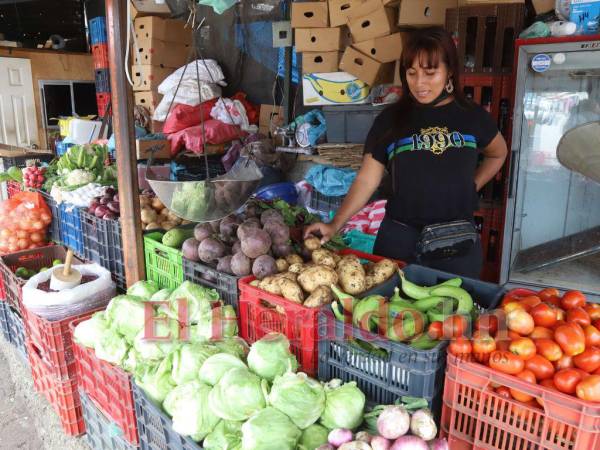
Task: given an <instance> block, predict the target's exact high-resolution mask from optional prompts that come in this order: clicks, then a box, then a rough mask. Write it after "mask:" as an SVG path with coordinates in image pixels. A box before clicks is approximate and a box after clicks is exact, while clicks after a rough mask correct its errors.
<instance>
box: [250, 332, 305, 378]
mask: <svg viewBox="0 0 600 450" xmlns="http://www.w3.org/2000/svg"><path fill="white" fill-rule="evenodd" d="M248 366H249V367H250V369H251V370H252V371H253V372H254V373H255V374H257V375H258V376H260V377H261V378H264V379H266V380H268V381H270V382H272V381H273V380H274V379H275V377H276V376H278V375H283V374H284V373H286V372H287V371H291V372H295V371H296V369H298V362H297V361H296V357H295V356H294V355H292V353H291V352H290V342H289V341H288V340H287V338H286V337H285V336H284V335H283V334H279V333H269V334H268V335H266V336H265V337H263V338H262V339H260V340H258V341H256V342H255V343H254V344H252V346H251V347H250V353H248Z"/></svg>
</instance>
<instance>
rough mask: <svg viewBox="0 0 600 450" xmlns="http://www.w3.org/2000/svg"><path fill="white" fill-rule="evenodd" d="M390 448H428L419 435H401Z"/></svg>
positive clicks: (392, 449)
mask: <svg viewBox="0 0 600 450" xmlns="http://www.w3.org/2000/svg"><path fill="white" fill-rule="evenodd" d="M390 450H429V446H428V445H427V442H425V441H424V440H423V439H421V438H420V437H419V436H401V437H399V438H398V439H396V441H395V442H394V443H393V444H392V446H391V447H390Z"/></svg>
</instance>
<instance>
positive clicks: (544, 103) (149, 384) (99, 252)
mask: <svg viewBox="0 0 600 450" xmlns="http://www.w3.org/2000/svg"><path fill="white" fill-rule="evenodd" d="M580 3H581V2H574V1H572V2H568V1H566V2H565V1H557V2H554V1H538V0H534V1H529V0H527V1H523V2H519V1H513V0H511V1H500V0H498V1H495V2H490V1H485V0H443V1H442V0H440V1H437V0H436V1H425V0H400V1H389V0H362V1H338V0H329V1H327V2H325V1H315V2H295V1H281V2H280V1H275V0H273V1H271V0H268V1H263V2H236V1H211V0H201V1H199V2H187V1H176V0H174V1H168V2H167V3H160V2H154V1H132V2H129V1H124V0H107V1H106V9H105V15H98V16H96V17H91V18H90V20H89V43H90V49H91V55H92V58H93V69H94V74H95V79H96V100H97V108H98V115H97V117H91V118H89V119H88V118H85V117H74V116H65V117H61V118H60V119H59V127H60V130H59V131H58V132H59V134H60V137H59V138H58V139H57V141H56V144H55V145H54V148H53V149H52V150H49V151H39V150H38V151H34V150H31V149H28V148H16V147H15V146H12V145H5V144H0V145H1V146H2V148H1V149H0V161H1V162H2V167H1V169H2V170H0V172H2V173H1V174H0V181H1V182H5V183H6V192H5V194H4V195H5V196H4V198H6V199H5V200H3V201H2V202H0V275H1V277H0V300H2V301H0V329H1V330H2V333H1V335H2V336H3V337H4V339H5V340H6V341H7V342H8V343H9V344H11V345H12V346H13V347H15V349H16V350H17V351H18V353H19V354H20V355H21V356H22V360H23V362H24V364H26V365H28V366H29V368H30V371H31V376H32V379H33V387H34V389H35V391H36V392H37V393H39V394H40V395H41V396H43V397H45V398H46V399H47V401H48V402H49V404H50V405H51V406H52V408H53V410H54V411H55V412H56V414H57V415H58V416H59V418H60V422H61V426H62V430H63V432H64V433H65V434H67V435H69V436H73V437H79V436H86V442H87V445H89V446H90V447H92V448H93V449H94V450H108V449H123V450H125V449H127V450H132V449H137V448H139V449H142V450H151V449H202V448H203V449H206V450H228V449H229V450H232V449H243V450H271V449H273V450H285V449H289V450H382V449H385V450H389V449H391V450H407V449H409V450H410V449H419V450H421V449H423V450H425V449H435V450H442V449H448V448H449V449H453V450H454V449H471V448H473V449H491V448H497V449H501V450H513V449H540V450H541V449H551V450H584V449H586V450H587V449H600V432H599V431H598V430H599V426H600V306H599V305H598V303H597V301H598V299H599V298H600V284H599V283H598V279H599V278H598V276H599V275H600V274H599V272H598V270H599V269H598V268H599V267H600V266H599V265H598V264H596V259H597V256H598V249H600V240H599V238H598V226H600V223H599V220H600V215H599V214H598V212H597V208H595V207H594V205H595V204H596V203H597V200H598V197H599V196H600V190H599V188H598V182H599V181H598V180H600V174H599V173H598V170H597V164H596V159H597V156H596V155H595V153H594V151H593V149H591V150H590V145H589V143H590V142H595V143H597V141H598V138H597V136H595V132H596V131H597V130H598V126H597V123H598V121H599V120H600V107H598V104H599V102H600V101H599V100H598V98H599V97H598V94H599V92H600V90H599V88H600V86H599V85H598V76H597V75H598V74H597V72H598V67H597V66H598V63H597V61H598V60H600V56H599V55H600V51H599V50H598V46H599V42H600V40H599V39H600V37H599V36H598V35H597V34H594V33H597V31H598V26H597V20H596V19H594V17H596V16H597V15H598V13H599V11H598V5H599V4H600V3H599V2H594V1H592V0H590V1H589V2H587V3H586V5H581V4H580ZM565 6H570V10H569V9H565ZM594 14H595V15H594ZM425 27H435V28H425ZM424 29H427V30H430V33H431V35H432V36H433V37H430V36H425V35H424V32H423V30H424ZM415 36H418V37H419V38H420V39H421V40H422V41H427V40H428V39H434V40H435V39H437V40H438V41H436V42H437V44H435V45H438V46H437V47H435V48H436V50H435V51H430V53H432V54H436V53H435V52H436V51H437V52H439V54H437V56H438V57H439V58H441V59H443V58H444V56H443V54H442V53H443V52H442V50H440V49H442V48H443V46H444V45H446V44H448V43H449V44H448V45H449V46H450V47H452V49H451V51H449V52H450V53H452V54H454V48H456V61H455V64H456V66H452V67H457V68H458V70H457V72H460V73H456V74H454V73H452V74H450V76H449V78H448V79H444V80H442V82H441V84H440V86H442V88H443V90H442V94H440V95H439V97H438V98H435V97H436V96H437V94H436V95H435V96H433V98H429V96H431V95H432V94H431V92H429V91H428V86H430V84H427V83H433V82H431V81H427V82H426V84H422V83H423V82H422V81H420V82H419V83H421V84H418V86H421V87H420V88H419V89H420V90H418V89H416V90H412V86H413V85H412V84H411V83H415V81H414V79H410V78H409V75H407V74H408V73H409V72H410V71H413V72H415V74H416V75H413V76H415V77H416V76H418V75H419V73H420V71H421V72H423V74H422V75H423V76H424V77H428V79H430V78H432V77H434V74H433V73H429V72H432V71H433V69H437V68H438V67H437V66H436V67H432V66H433V64H432V63H431V61H430V62H429V63H428V64H429V65H427V64H425V65H423V66H419V65H418V64H416V65H415V66H407V65H406V62H405V61H404V60H403V59H402V54H403V48H404V50H405V51H406V50H407V49H408V51H412V50H414V49H415V48H416V49H417V50H415V51H416V52H417V53H416V54H417V56H416V57H415V60H417V61H420V59H419V58H422V57H423V56H422V54H423V53H424V52H425V53H427V51H426V50H424V48H425V49H426V48H428V47H427V45H430V46H431V45H433V44H431V42H432V41H431V40H429V41H427V43H426V44H422V45H423V46H422V47H418V46H415V44H414V42H415V41H416V40H418V39H417V38H415ZM444 39H446V40H444ZM453 40H454V42H453ZM440 42H442V44H440ZM440 55H441V56H440ZM429 57H430V59H431V54H429ZM411 63H412V61H411ZM450 63H451V62H450V61H448V62H447V66H448V67H450V65H451V64H450ZM417 66H418V67H417ZM452 67H451V68H452ZM422 86H426V87H422ZM455 86H458V87H459V90H460V92H456V91H454V89H455ZM407 96H410V97H411V98H412V99H413V100H412V101H413V102H417V103H418V102H420V101H419V100H418V99H419V98H420V97H422V100H423V101H422V102H421V103H422V104H421V105H420V106H423V105H425V106H426V107H428V108H430V109H432V110H433V109H436V108H438V106H439V108H440V109H439V111H450V113H447V115H448V116H449V117H443V116H441V115H438V116H435V117H436V118H435V120H437V121H439V124H438V122H436V125H435V127H428V125H429V122H427V123H426V122H422V123H424V125H422V126H421V125H419V126H418V127H417V126H416V125H414V126H415V127H416V128H415V130H416V131H415V133H413V134H412V136H411V137H409V138H407V137H404V135H402V136H400V135H398V136H396V135H394V134H393V133H394V132H396V131H398V130H401V131H402V132H404V128H402V127H401V126H400V125H399V124H398V122H394V121H393V120H392V121H388V122H383V121H382V119H381V118H382V117H387V118H388V119H389V117H393V118H394V120H395V119H397V118H398V117H400V118H401V119H402V120H404V118H405V117H412V116H409V115H408V112H407V111H406V110H399V111H401V112H402V113H403V114H405V115H400V116H390V114H391V111H396V109H394V108H396V107H400V106H401V105H405V103H402V102H403V100H405V99H406V98H407ZM463 97H464V98H463ZM454 99H459V100H460V101H461V102H464V105H468V107H467V106H464V105H463V108H465V109H469V108H472V110H474V111H477V113H478V115H471V116H462V115H460V114H463V113H462V112H461V109H460V108H458V107H457V108H458V109H455V110H454V109H450V107H454V106H455V105H454V103H453V101H454ZM448 105H451V106H448ZM475 105H477V106H475ZM423 109H424V110H425V108H423ZM469 111H471V110H469ZM425 115H426V114H425V113H423V116H424V117H425ZM482 115H483V117H484V118H483V119H482V118H481V117H482ZM465 117H466V118H467V119H468V120H467V119H464V118H465ZM411 120H412V119H411ZM444 120H446V122H444ZM453 121H458V122H465V121H467V122H469V121H470V122H472V123H466V124H463V123H461V124H460V125H456V122H453ZM406 122H407V123H408V124H409V125H410V126H413V124H412V122H411V121H410V120H409V119H406ZM382 123H383V125H382ZM419 123H421V122H419ZM446 124H450V125H447V126H446V127H444V126H445V125H446ZM442 125H444V126H442ZM402 126H404V125H402ZM459 126H464V127H467V128H464V129H463V128H456V130H459V131H452V129H451V130H450V131H449V129H448V127H459ZM390 133H391V134H390ZM379 140H381V141H379ZM374 142H376V144H375V143H374ZM505 143H507V144H505ZM383 144H385V146H383ZM505 145H507V146H508V149H509V152H508V157H506V160H505V155H504V154H503V153H502V151H503V149H504V150H505V149H506V146H505ZM382 148H383V150H382V151H380V150H381V149H382ZM450 149H452V150H450ZM17 150H18V151H17ZM417 150H418V151H417ZM476 150H478V151H479V153H478V154H477V155H476V154H475V153H468V152H474V151H476ZM52 151H53V152H54V153H51V152H52ZM451 151H454V152H455V153H452V155H454V156H451V157H449V159H446V160H444V161H446V162H445V163H444V164H446V165H445V166H444V165H441V166H440V168H441V169H443V170H437V169H435V167H437V166H434V165H431V166H428V170H429V169H430V168H434V170H431V173H430V177H431V178H432V180H431V181H432V182H431V183H430V186H431V189H432V190H434V189H435V186H434V185H435V184H439V185H441V186H442V187H443V189H442V190H441V191H439V194H438V195H439V196H440V197H441V198H442V200H441V201H439V202H438V203H439V204H437V206H431V207H429V206H428V208H429V209H433V208H435V207H437V208H439V209H440V211H446V210H444V208H445V207H446V206H448V205H452V204H453V202H454V201H455V197H453V195H454V192H452V191H453V189H454V187H455V184H460V183H459V182H456V183H454V179H451V178H449V177H450V176H453V175H454V173H455V172H456V173H461V174H464V173H466V172H464V171H463V169H464V166H469V167H470V166H473V167H472V169H473V172H472V173H471V172H468V174H469V176H472V175H474V176H475V183H474V184H475V190H473V188H472V186H471V185H472V184H473V182H472V180H471V179H469V180H468V181H469V183H468V184H469V186H468V189H469V192H468V195H472V196H473V199H472V200H473V201H472V202H470V203H469V202H463V203H469V205H468V206H467V207H466V208H467V209H466V210H467V211H468V213H469V215H470V216H471V217H469V218H468V220H466V221H465V220H463V221H461V220H458V219H461V218H462V216H460V214H459V215H457V216H456V217H454V216H452V217H453V220H452V221H450V222H448V223H446V221H445V220H444V221H435V220H433V218H435V217H438V216H435V214H433V215H431V216H427V215H425V216H422V217H425V219H423V220H425V222H419V223H418V226H415V225H414V223H412V222H411V223H408V224H407V223H400V222H399V221H396V222H398V223H397V224H396V225H398V224H399V225H401V226H402V227H405V229H406V230H408V231H406V232H407V233H408V232H412V231H411V230H412V229H413V228H418V230H419V233H418V234H419V236H420V237H419V240H418V241H415V242H416V244H415V248H416V250H415V255H416V256H415V257H414V258H413V255H412V254H410V255H407V256H408V257H407V258H401V257H397V256H396V255H397V254H399V253H398V252H397V249H396V248H391V247H395V246H398V247H399V246H400V244H399V243H398V244H397V242H399V241H396V240H394V239H392V238H390V237H389V235H394V236H393V237H394V238H395V235H396V234H397V233H396V231H394V232H391V231H390V230H397V229H396V228H390V221H391V222H394V221H395V219H394V211H395V210H399V209H402V208H405V211H406V210H408V209H410V208H416V209H413V210H411V211H414V210H418V211H419V213H422V211H423V209H424V208H421V205H420V204H419V201H420V202H423V201H424V200H423V199H427V201H428V202H429V201H430V202H431V203H432V205H433V204H434V203H436V202H437V199H435V196H432V195H431V192H429V191H427V190H423V189H422V186H423V185H422V184H419V178H420V177H418V176H415V177H414V178H411V175H412V174H411V173H409V172H410V171H405V172H402V171H401V170H402V167H403V165H406V167H410V168H411V169H412V170H415V171H417V170H418V169H419V168H418V166H416V165H410V164H412V163H411V162H410V161H411V160H409V159H408V158H411V157H413V156H414V157H415V158H417V157H422V155H423V154H427V156H429V153H431V157H432V158H436V157H441V156H442V155H444V154H445V153H450V152H451ZM457 152H458V153H460V158H463V157H464V156H463V155H464V154H467V153H468V156H467V158H469V159H468V160H467V159H461V160H460V162H461V164H462V166H461V167H459V165H452V164H456V161H458V158H459V156H458V153H457ZM472 155H473V156H472ZM427 156H426V157H427ZM400 157H402V158H404V159H402V161H403V163H402V164H400V165H395V164H396V161H399V159H394V158H400ZM451 158H455V160H454V163H453V162H452V161H451ZM384 159H385V163H387V165H386V164H384V162H382V161H383V160H384ZM492 160H495V162H494V161H492ZM369 161H370V162H369ZM374 161H375V162H376V161H378V162H380V163H381V164H380V166H378V169H377V171H370V172H366V171H365V170H363V169H364V168H365V167H366V166H369V164H373V163H374ZM478 164H479V167H482V166H483V167H487V168H488V169H489V168H490V167H492V166H493V167H492V169H493V173H492V174H491V176H489V177H488V178H486V179H485V182H484V183H481V186H479V185H478V179H479V178H480V177H481V174H480V172H479V171H477V172H476V170H478V169H476V166H477V165H478ZM490 164H491V165H492V166H490ZM494 164H495V165H496V166H494ZM384 166H385V169H384ZM371 167H374V166H371ZM398 170H400V174H401V178H402V177H404V178H405V179H406V180H409V179H410V180H411V181H410V183H409V182H407V181H405V180H400V181H398V176H397V171H398ZM469 170H470V169H469ZM361 173H362V176H361ZM365 174H368V175H369V176H365ZM373 174H375V175H377V176H374V175H373ZM478 177H479V178H478ZM369 178H371V179H369ZM375 178H377V183H376V184H377V186H375V185H373V186H371V183H373V182H372V179H375ZM357 180H358V181H357ZM379 180H381V181H379ZM448 180H450V181H451V182H448ZM403 182H404V183H406V184H402V183H403ZM434 182H435V183H434ZM411 183H412V184H411ZM409 184H411V185H410V186H408V185H409ZM398 186H401V187H402V188H403V190H404V191H403V194H404V195H405V197H403V198H404V199H405V200H404V203H401V202H400V203H399V201H398V198H399V197H402V195H398V192H397V190H398ZM371 187H372V188H373V189H372V192H371ZM361 189H362V190H365V192H366V191H368V192H369V193H368V195H367V194H364V195H362V194H360V193H359V191H360V190H361ZM444 189H445V191H444ZM471 191H473V192H471ZM461 195H462V194H461ZM359 197H360V198H361V207H360V208H355V209H356V211H355V212H352V214H347V212H348V211H349V210H351V209H353V207H354V206H355V205H356V204H358V201H355V199H356V198H359ZM362 197H364V199H363V198H362ZM417 197H419V198H417ZM459 197H460V195H459ZM406 198H409V201H407V200H406ZM363 200H364V201H363ZM463 203H461V204H463ZM474 204H476V205H477V206H476V207H475V206H473V205H474ZM415 205H417V206H415ZM426 206H427V205H426ZM418 208H421V209H418ZM428 212H429V211H425V213H423V214H426V213H428ZM336 214H337V215H336ZM344 214H347V215H348V220H345V221H344V222H345V223H344V224H336V217H339V216H340V215H344ZM452 214H454V212H450V213H448V214H447V215H446V216H444V217H450V216H451V215H452ZM419 217H421V216H419ZM428 218H432V220H430V221H427V220H428ZM455 219H456V220H455ZM442 222H443V223H442ZM336 225H340V226H336ZM342 225H343V226H342ZM396 225H394V226H396ZM448 226H450V227H451V230H450V232H451V233H453V234H451V236H450V238H449V237H448V235H444V234H440V233H442V231H440V229H441V228H447V227H448ZM307 230H309V231H307ZM310 230H312V233H311V232H310ZM436 230H437V231H436ZM443 232H445V231H443ZM386 234H387V235H388V236H387V239H389V240H388V241H385V242H386V243H387V247H390V248H386V245H385V244H384V245H382V244H381V242H382V241H381V240H380V241H379V244H378V245H377V244H376V243H377V236H379V237H380V238H381V239H383V237H385V235H386ZM450 239H452V243H450V244H448V243H447V241H448V240H450ZM431 242H433V244H431ZM475 245H480V249H481V252H480V253H481V255H479V256H480V258H481V260H482V261H483V264H482V265H481V270H479V269H478V270H477V273H476V274H474V275H473V276H470V275H469V276H468V275H466V273H467V270H466V269H465V268H464V266H461V265H460V263H461V259H460V258H461V257H463V256H465V255H466V254H468V252H469V251H471V249H472V248H474V247H475ZM477 248H479V247H477ZM464 249H466V250H464ZM463 250H464V251H463ZM432 255H433V256H432ZM440 255H441V256H440ZM429 258H433V259H429ZM436 258H437V260H443V261H444V263H443V264H442V265H438V264H437V263H436V262H435V260H436ZM432 261H434V262H432ZM453 262H456V263H455V265H453ZM444 264H445V265H444ZM442 267H443V269H442ZM478 267H479V266H478ZM458 274H461V275H458Z"/></svg>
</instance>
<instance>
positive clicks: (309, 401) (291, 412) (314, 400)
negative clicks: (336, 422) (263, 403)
mask: <svg viewBox="0 0 600 450" xmlns="http://www.w3.org/2000/svg"><path fill="white" fill-rule="evenodd" d="M269 404H270V405H272V406H273V407H274V408H276V409H278V410H279V411H281V412H282V413H284V414H285V415H287V416H288V417H289V418H290V419H292V422H294V424H295V425H296V426H297V427H298V428H300V429H301V430H303V429H305V428H307V427H308V426H310V425H312V424H313V423H315V422H316V421H317V420H319V417H321V414H323V409H325V390H324V389H323V386H322V385H321V383H319V382H318V381H317V380H314V379H312V378H309V377H308V376H307V375H306V374H305V373H298V374H295V373H291V372H288V373H286V374H284V375H282V376H280V377H276V378H275V381H274V382H273V387H272V388H271V393H270V394H269Z"/></svg>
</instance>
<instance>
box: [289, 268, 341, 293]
mask: <svg viewBox="0 0 600 450" xmlns="http://www.w3.org/2000/svg"><path fill="white" fill-rule="evenodd" d="M337 282H338V274H337V273H335V270H333V269H332V268H331V267H327V266H319V265H317V266H313V267H309V268H308V269H306V270H304V271H303V272H302V273H301V274H300V275H298V283H299V284H300V286H302V289H304V290H305V291H306V292H308V293H310V294H312V293H313V292H314V291H315V290H316V289H317V288H318V287H319V286H331V285H332V284H336V283H337Z"/></svg>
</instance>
